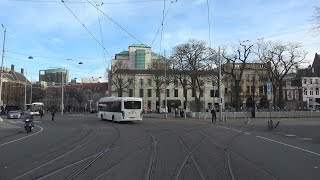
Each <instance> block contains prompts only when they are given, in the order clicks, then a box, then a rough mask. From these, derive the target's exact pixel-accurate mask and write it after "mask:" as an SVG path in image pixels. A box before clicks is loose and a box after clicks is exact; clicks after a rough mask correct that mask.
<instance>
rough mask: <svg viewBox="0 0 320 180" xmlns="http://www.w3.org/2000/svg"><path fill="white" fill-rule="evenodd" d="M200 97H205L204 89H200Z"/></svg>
mask: <svg viewBox="0 0 320 180" xmlns="http://www.w3.org/2000/svg"><path fill="white" fill-rule="evenodd" d="M200 97H203V89H200Z"/></svg>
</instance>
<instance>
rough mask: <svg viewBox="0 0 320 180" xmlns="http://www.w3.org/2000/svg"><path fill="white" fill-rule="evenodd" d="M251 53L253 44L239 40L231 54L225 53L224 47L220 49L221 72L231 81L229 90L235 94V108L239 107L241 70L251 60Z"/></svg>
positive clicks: (242, 70)
mask: <svg viewBox="0 0 320 180" xmlns="http://www.w3.org/2000/svg"><path fill="white" fill-rule="evenodd" d="M252 53H253V44H247V43H244V42H240V44H239V45H238V47H237V48H236V49H235V50H234V51H233V53H231V54H229V55H228V54H227V51H226V48H224V49H223V51H222V57H223V61H222V64H223V65H222V67H221V69H222V73H223V74H225V76H224V78H226V79H228V80H229V81H230V83H231V92H233V93H234V94H235V100H234V105H235V108H236V110H237V111H238V110H239V109H240V103H241V98H240V93H241V92H242V88H241V82H242V76H243V72H244V70H245V68H246V64H247V63H248V62H249V61H250V60H251V59H250V56H251V55H252Z"/></svg>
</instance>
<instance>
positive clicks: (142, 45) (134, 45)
mask: <svg viewBox="0 0 320 180" xmlns="http://www.w3.org/2000/svg"><path fill="white" fill-rule="evenodd" d="M129 47H141V48H151V47H150V46H147V45H145V44H132V45H130V46H129Z"/></svg>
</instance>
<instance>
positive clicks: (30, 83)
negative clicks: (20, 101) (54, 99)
mask: <svg viewBox="0 0 320 180" xmlns="http://www.w3.org/2000/svg"><path fill="white" fill-rule="evenodd" d="M30 104H32V77H31V81H30Z"/></svg>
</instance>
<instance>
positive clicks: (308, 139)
mask: <svg viewBox="0 0 320 180" xmlns="http://www.w3.org/2000/svg"><path fill="white" fill-rule="evenodd" d="M298 139H301V140H305V141H312V138H298Z"/></svg>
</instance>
